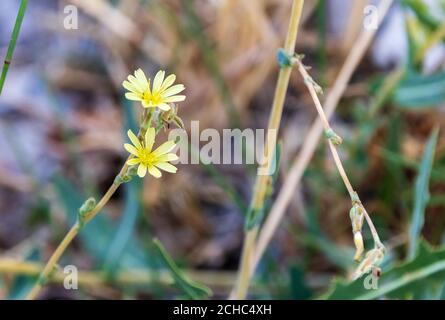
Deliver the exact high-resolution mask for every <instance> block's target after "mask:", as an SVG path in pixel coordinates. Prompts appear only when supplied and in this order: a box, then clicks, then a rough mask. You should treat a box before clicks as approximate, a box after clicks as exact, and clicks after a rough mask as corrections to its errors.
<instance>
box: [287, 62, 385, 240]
mask: <svg viewBox="0 0 445 320" xmlns="http://www.w3.org/2000/svg"><path fill="white" fill-rule="evenodd" d="M296 64H297V67H298V71H299V72H300V74H301V76H302V77H303V79H304V83H305V84H306V87H307V88H308V90H309V93H310V95H311V98H312V100H313V102H314V105H315V108H316V109H317V112H318V115H319V117H320V119H321V122H322V123H323V126H324V129H325V131H327V130H331V126H330V124H329V121H328V118H327V116H326V114H325V112H324V110H323V107H322V105H321V102H320V99H319V98H318V94H317V90H316V88H315V85H316V84H315V82H314V80H313V79H312V77H311V76H310V75H309V73H308V72H307V71H306V67H305V66H304V65H303V63H302V62H301V60H299V59H298V60H296ZM328 144H329V149H330V150H331V153H332V157H333V158H334V163H335V166H336V167H337V170H338V172H339V174H340V176H341V178H342V180H343V183H344V184H345V187H346V189H347V190H348V192H349V196H350V197H351V199H352V198H353V197H354V194H355V193H356V192H355V191H354V188H353V187H352V184H351V182H350V180H349V178H348V175H347V173H346V170H345V168H344V166H343V163H342V161H341V158H340V155H339V154H338V151H337V147H336V145H335V144H334V143H333V142H332V141H331V139H328ZM361 207H362V209H363V212H364V214H365V218H366V222H367V223H368V225H369V229H370V230H371V234H372V237H373V239H374V243H375V245H376V247H379V248H380V247H382V246H383V245H382V243H381V241H380V237H379V235H378V233H377V230H376V228H375V226H374V224H373V222H372V220H371V217H370V216H369V214H368V212H367V211H366V209H365V208H364V206H363V205H361Z"/></svg>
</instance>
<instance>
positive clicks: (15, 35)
mask: <svg viewBox="0 0 445 320" xmlns="http://www.w3.org/2000/svg"><path fill="white" fill-rule="evenodd" d="M27 6H28V0H22V1H21V2H20V8H19V12H18V13H17V18H16V19H15V25H14V29H13V31H12V36H11V40H10V41H9V45H8V51H7V52H6V57H5V61H4V63H3V69H2V74H1V76H0V94H1V93H2V90H3V86H4V84H5V80H6V75H7V74H8V70H9V66H10V65H11V63H12V56H13V54H14V49H15V45H16V44H17V39H18V37H19V33H20V28H21V27H22V22H23V18H24V17H25V12H26V7H27Z"/></svg>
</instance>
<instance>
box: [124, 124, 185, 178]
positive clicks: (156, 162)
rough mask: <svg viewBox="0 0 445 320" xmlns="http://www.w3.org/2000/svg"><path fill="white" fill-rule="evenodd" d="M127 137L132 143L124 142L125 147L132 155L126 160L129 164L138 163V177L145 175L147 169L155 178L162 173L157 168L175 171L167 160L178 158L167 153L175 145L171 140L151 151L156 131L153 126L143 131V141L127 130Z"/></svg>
mask: <svg viewBox="0 0 445 320" xmlns="http://www.w3.org/2000/svg"><path fill="white" fill-rule="evenodd" d="M127 135H128V137H129V138H130V140H131V142H132V143H133V145H131V144H129V143H126V144H124V147H125V149H126V150H127V151H128V152H129V153H131V154H132V155H133V156H134V157H133V158H131V159H129V160H128V161H127V164H128V165H130V166H135V165H139V166H138V169H137V174H138V176H139V177H141V178H143V177H145V175H146V173H147V170H148V173H150V174H151V175H152V176H153V177H155V178H160V177H161V176H162V173H161V171H160V170H159V169H161V170H164V171H167V172H171V173H175V172H176V170H177V168H176V167H175V166H173V165H171V164H170V163H168V162H169V161H175V160H178V156H177V155H176V154H174V153H169V152H170V151H172V150H173V149H174V147H175V146H176V144H175V142H174V141H173V140H170V141H167V142H165V143H163V144H162V145H160V146H159V147H158V148H157V149H156V150H154V151H152V149H153V144H154V142H155V136H156V132H155V129H154V128H149V129H148V130H147V132H146V133H145V137H144V141H142V142H141V141H140V140H139V139H138V138H137V137H136V135H135V134H134V133H133V132H132V131H131V130H128V132H127Z"/></svg>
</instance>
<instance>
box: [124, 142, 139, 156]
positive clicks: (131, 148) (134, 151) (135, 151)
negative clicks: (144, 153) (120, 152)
mask: <svg viewBox="0 0 445 320" xmlns="http://www.w3.org/2000/svg"><path fill="white" fill-rule="evenodd" d="M124 148H125V150H127V151H128V152H129V153H131V154H133V155H135V156H137V155H138V149H136V148H135V147H134V146H132V145H131V144H129V143H126V144H124Z"/></svg>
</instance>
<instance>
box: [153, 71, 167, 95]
mask: <svg viewBox="0 0 445 320" xmlns="http://www.w3.org/2000/svg"><path fill="white" fill-rule="evenodd" d="M164 76H165V71H162V70H160V71H158V73H156V75H155V79H154V80H153V90H152V92H153V93H155V92H159V90H160V89H161V86H162V83H163V82H164Z"/></svg>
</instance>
